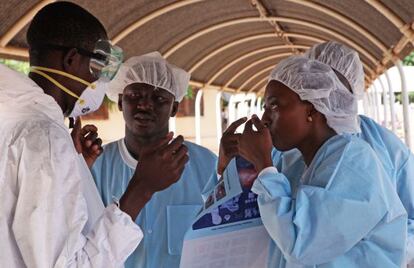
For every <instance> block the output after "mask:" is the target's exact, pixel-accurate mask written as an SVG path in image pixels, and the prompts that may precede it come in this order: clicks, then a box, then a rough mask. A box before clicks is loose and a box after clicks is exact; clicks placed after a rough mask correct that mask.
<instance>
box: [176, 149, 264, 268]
mask: <svg viewBox="0 0 414 268" xmlns="http://www.w3.org/2000/svg"><path fill="white" fill-rule="evenodd" d="M256 177H257V172H256V171H255V169H254V167H253V165H252V164H250V163H249V162H247V161H246V160H244V159H243V158H241V157H237V158H234V159H233V160H232V161H231V162H230V163H229V165H228V167H227V168H226V170H225V171H224V173H223V176H222V177H221V178H220V179H219V180H218V182H217V184H216V186H215V187H214V189H213V190H212V191H211V192H210V193H209V194H208V195H207V197H206V198H205V202H204V207H203V210H202V211H201V212H200V213H199V214H198V216H197V217H196V220H195V221H194V223H193V225H192V227H191V228H190V230H188V232H187V233H186V235H185V237H184V246H183V251H182V256H181V265H180V267H181V268H208V267H237V268H244V267H245V268H250V267H255V268H265V267H267V266H266V264H267V261H268V253H269V245H270V236H269V235H268V233H267V231H266V229H265V228H264V226H263V224H262V221H261V218H260V212H259V207H258V204H257V195H256V194H255V193H253V192H252V191H251V187H252V185H253V182H254V180H255V179H256Z"/></svg>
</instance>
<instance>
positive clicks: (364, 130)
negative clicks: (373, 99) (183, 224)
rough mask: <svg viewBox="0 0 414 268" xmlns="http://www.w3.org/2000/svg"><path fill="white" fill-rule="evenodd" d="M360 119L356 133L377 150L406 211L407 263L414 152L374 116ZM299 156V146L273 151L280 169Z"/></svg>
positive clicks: (411, 256) (413, 232)
mask: <svg viewBox="0 0 414 268" xmlns="http://www.w3.org/2000/svg"><path fill="white" fill-rule="evenodd" d="M359 121H360V127H361V133H358V134H356V136H358V137H360V138H361V139H363V140H364V141H366V142H367V143H368V144H369V145H370V146H371V148H372V149H373V150H374V152H375V153H376V155H377V157H378V158H379V160H380V161H381V163H382V165H383V167H384V169H385V171H386V172H387V173H388V175H389V178H390V179H391V183H392V185H393V186H394V188H395V189H396V191H397V193H398V196H399V198H400V200H401V202H402V204H403V205H404V208H405V210H406V211H407V214H408V221H407V230H408V236H407V262H414V155H413V154H412V152H411V151H410V149H409V148H408V147H407V146H406V145H405V144H404V143H403V142H402V141H401V140H400V139H399V138H398V137H397V136H396V135H395V134H394V133H393V132H391V131H389V130H388V129H386V128H384V127H382V126H381V125H379V124H378V123H376V122H375V121H374V120H372V119H371V118H368V117H366V116H363V115H360V116H359ZM299 157H300V152H299V151H298V150H296V149H294V150H291V151H288V152H283V153H282V152H280V151H277V150H276V149H274V150H273V151H272V159H273V163H274V164H275V166H276V167H278V168H279V169H281V168H282V166H283V165H284V166H289V165H291V163H292V162H294V161H295V160H296V159H297V158H299ZM295 165H296V168H297V169H303V168H304V167H303V166H302V165H304V162H303V161H302V163H301V162H296V163H295Z"/></svg>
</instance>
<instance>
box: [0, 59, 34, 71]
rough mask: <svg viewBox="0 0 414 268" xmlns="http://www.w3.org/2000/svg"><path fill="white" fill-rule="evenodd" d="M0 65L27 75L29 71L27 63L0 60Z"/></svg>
mask: <svg viewBox="0 0 414 268" xmlns="http://www.w3.org/2000/svg"><path fill="white" fill-rule="evenodd" d="M0 63H2V64H4V65H6V66H8V67H10V68H11V69H14V70H16V71H18V72H22V73H25V74H28V73H29V70H30V66H29V63H28V62H26V61H19V60H8V59H0Z"/></svg>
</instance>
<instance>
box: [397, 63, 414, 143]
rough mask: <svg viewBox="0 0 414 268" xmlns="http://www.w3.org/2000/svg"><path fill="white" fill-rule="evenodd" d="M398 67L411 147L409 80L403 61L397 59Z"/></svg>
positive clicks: (406, 137)
mask: <svg viewBox="0 0 414 268" xmlns="http://www.w3.org/2000/svg"><path fill="white" fill-rule="evenodd" d="M396 66H397V69H398V72H399V73H400V77H401V99H402V108H403V117H404V138H405V144H406V145H407V146H408V148H410V149H411V130H410V113H409V108H410V107H409V99H408V90H407V80H406V79H405V73H404V69H403V66H402V64H401V61H400V60H399V61H397V64H396Z"/></svg>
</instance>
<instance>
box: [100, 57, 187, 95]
mask: <svg viewBox="0 0 414 268" xmlns="http://www.w3.org/2000/svg"><path fill="white" fill-rule="evenodd" d="M189 81H190V74H189V73H187V72H186V71H184V70H183V69H180V68H178V67H176V66H174V65H172V64H169V63H168V62H167V61H166V60H165V59H164V58H163V57H162V56H161V54H160V53H159V52H151V53H148V54H145V55H142V56H136V57H132V58H130V59H128V60H127V61H125V62H124V63H123V64H122V65H121V67H120V68H119V71H118V73H117V74H116V76H115V77H114V79H113V80H112V81H111V83H110V85H109V90H108V92H107V96H108V98H109V99H111V100H112V101H115V102H117V101H118V95H119V94H120V93H122V92H123V91H124V89H125V88H126V87H127V86H128V85H131V84H134V83H144V84H148V85H152V86H154V87H156V88H162V89H165V90H167V91H168V92H170V93H171V94H173V95H174V96H175V100H176V101H178V102H180V101H181V100H182V99H183V97H184V96H185V94H186V92H187V88H188V83H189Z"/></svg>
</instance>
